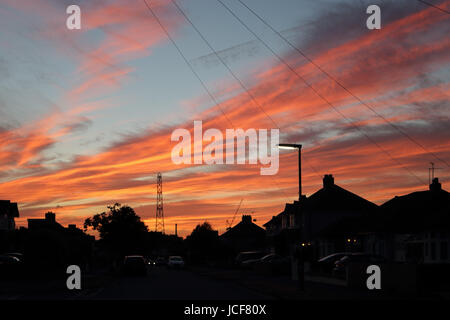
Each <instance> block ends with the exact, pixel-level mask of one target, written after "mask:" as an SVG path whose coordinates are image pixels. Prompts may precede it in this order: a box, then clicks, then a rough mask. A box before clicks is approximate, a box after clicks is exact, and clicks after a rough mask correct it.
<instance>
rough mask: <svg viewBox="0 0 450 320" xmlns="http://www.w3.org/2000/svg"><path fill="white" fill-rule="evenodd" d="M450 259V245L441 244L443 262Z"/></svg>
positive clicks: (444, 242)
mask: <svg viewBox="0 0 450 320" xmlns="http://www.w3.org/2000/svg"><path fill="white" fill-rule="evenodd" d="M447 259H448V245H447V242H446V241H442V242H441V260H447Z"/></svg>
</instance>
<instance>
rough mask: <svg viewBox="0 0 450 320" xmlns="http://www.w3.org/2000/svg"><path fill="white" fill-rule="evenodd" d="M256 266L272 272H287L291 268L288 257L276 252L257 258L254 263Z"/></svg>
mask: <svg viewBox="0 0 450 320" xmlns="http://www.w3.org/2000/svg"><path fill="white" fill-rule="evenodd" d="M255 266H256V267H259V266H261V267H262V268H266V270H269V271H270V272H271V273H272V274H289V273H290V270H291V259H290V257H282V256H280V255H278V254H274V253H270V254H268V255H265V256H264V257H262V258H261V259H259V260H258V261H257V262H256V263H255Z"/></svg>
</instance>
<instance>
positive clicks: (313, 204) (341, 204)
mask: <svg viewBox="0 0 450 320" xmlns="http://www.w3.org/2000/svg"><path fill="white" fill-rule="evenodd" d="M303 207H304V209H305V210H334V211H339V210H352V211H353V210H354V211H374V210H376V209H377V208H378V206H377V205H376V204H375V203H373V202H370V201H369V200H366V199H364V198H362V197H360V196H358V195H356V194H354V193H352V192H350V191H348V190H346V189H344V188H342V187H340V186H338V185H336V184H332V185H326V186H324V187H323V188H322V189H320V190H318V191H317V192H315V193H314V194H312V195H311V196H310V197H308V198H307V199H306V201H305V203H304V205H303Z"/></svg>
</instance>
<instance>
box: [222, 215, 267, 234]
mask: <svg viewBox="0 0 450 320" xmlns="http://www.w3.org/2000/svg"><path fill="white" fill-rule="evenodd" d="M255 233H265V230H264V229H263V228H261V227H260V226H258V225H256V224H255V223H253V222H252V216H250V215H243V216H242V221H241V222H239V223H238V224H237V225H235V226H234V227H233V228H231V229H229V230H228V231H226V232H225V233H223V234H222V235H221V237H222V238H231V237H241V236H243V237H245V236H247V235H250V234H255Z"/></svg>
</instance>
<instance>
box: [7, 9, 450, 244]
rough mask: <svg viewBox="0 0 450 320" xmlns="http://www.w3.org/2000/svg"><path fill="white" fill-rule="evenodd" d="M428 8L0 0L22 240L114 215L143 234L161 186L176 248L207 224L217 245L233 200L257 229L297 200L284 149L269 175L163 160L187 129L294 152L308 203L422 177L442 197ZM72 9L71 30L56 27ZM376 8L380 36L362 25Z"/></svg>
mask: <svg viewBox="0 0 450 320" xmlns="http://www.w3.org/2000/svg"><path fill="white" fill-rule="evenodd" d="M429 2H430V3H432V4H433V5H435V6H436V7H439V8H441V9H443V10H439V9H438V8H436V7H432V6H428V5H425V4H424V3H422V2H420V1H413V0H407V1H406V0H405V1H402V0H398V1H364V0H359V1H357V0H353V1H349V0H347V1H344V0H342V1H332V0H318V1H306V0H304V1H300V0H277V1H269V0H242V2H241V1H239V0H220V1H218V0H177V1H176V2H175V0H157V1H154V0H147V4H148V5H149V7H150V8H151V9H152V11H153V12H154V13H155V15H156V17H157V18H158V20H156V19H155V17H154V16H153V14H152V12H151V10H149V8H148V7H147V6H146V4H145V3H144V1H142V0H134V1H120V0H95V1H92V0H90V1H76V0H71V1H61V0H19V1H17V0H0V28H1V30H2V31H1V32H0V53H1V54H0V75H1V77H0V198H1V199H8V200H11V201H13V202H18V204H19V210H20V218H18V219H17V220H16V223H17V224H18V225H19V226H26V225H27V219H28V218H36V217H43V215H44V214H45V212H47V211H54V212H55V213H56V215H57V216H56V217H57V220H58V221H59V222H60V223H62V224H63V225H67V224H69V223H75V224H77V225H78V226H82V224H83V221H84V219H86V218H87V217H90V216H92V215H94V214H96V213H100V212H102V211H105V210H106V206H107V205H110V204H113V203H115V202H119V203H121V204H126V205H130V206H131V207H133V208H134V209H135V211H136V213H137V214H138V215H139V216H140V217H141V218H142V219H143V220H144V222H145V223H146V224H147V225H148V227H149V229H150V230H153V229H154V227H155V221H154V217H155V211H156V175H157V173H158V172H162V175H163V198H164V215H165V230H166V233H169V234H170V233H174V225H175V224H178V234H179V235H181V236H186V235H188V234H189V233H190V232H191V231H192V229H193V228H194V227H195V226H196V225H197V224H199V223H202V222H204V221H208V222H210V223H211V224H212V226H213V227H214V228H215V229H217V230H219V232H220V233H222V232H224V231H225V229H226V227H227V220H228V221H231V220H232V219H233V215H234V213H235V211H236V208H237V206H238V204H239V202H240V200H241V199H243V201H242V205H241V209H240V211H239V216H240V215H241V214H252V216H253V218H254V219H256V223H257V224H259V225H262V224H264V223H265V222H267V221H268V220H269V219H270V218H271V217H272V216H274V215H276V214H278V213H279V212H281V211H282V210H283V209H284V206H285V203H287V202H292V201H294V200H296V199H297V198H298V187H297V179H298V178H297V177H298V175H297V154H296V153H295V152H292V151H280V160H279V171H278V173H277V174H276V175H273V176H263V175H260V166H259V165H254V164H246V165H238V164H235V165H231V164H227V165H220V164H211V165H207V164H180V165H177V164H175V163H173V161H172V160H171V151H172V149H173V148H174V146H175V145H176V142H173V141H171V134H172V132H173V131H174V130H176V129H179V128H183V129H187V130H189V131H191V132H193V122H194V120H201V121H202V122H203V130H206V129H208V128H215V129H218V130H220V131H221V132H224V133H225V131H226V129H233V128H243V129H244V130H246V129H249V128H255V129H257V130H258V129H274V128H277V129H279V131H280V142H286V143H301V144H302V145H303V149H302V161H303V164H302V181H303V193H304V194H306V195H311V194H312V193H314V192H315V191H317V190H318V189H320V188H321V186H322V177H323V175H324V174H333V176H334V177H335V183H336V184H338V185H340V186H342V187H344V188H346V189H348V190H350V191H352V192H354V193H357V194H358V195H360V196H363V197H365V198H366V199H368V200H370V201H373V202H375V203H377V204H381V203H383V202H384V201H386V200H389V199H390V198H392V197H394V196H396V195H402V194H406V193H409V192H413V191H418V190H425V189H427V188H428V178H429V170H428V168H429V167H430V165H431V164H430V162H433V163H434V164H435V167H436V168H438V169H436V171H435V175H436V176H438V177H439V179H440V181H441V182H442V184H443V187H444V188H447V190H448V184H449V181H450V179H449V163H450V130H449V129H450V121H449V118H450V111H449V102H448V101H449V99H448V97H449V93H450V73H449V71H450V54H449V52H450V51H449V49H450V38H449V37H448V34H449V33H450V16H449V14H448V13H446V12H444V11H445V10H446V11H449V10H450V1H437V0H434V1H431V0H430V1H429ZM72 4H76V5H78V6H79V7H80V9H81V29H80V30H69V29H67V27H66V19H67V18H68V16H69V15H68V14H67V13H66V8H67V7H68V6H69V5H72ZM244 4H245V5H244ZM371 4H376V5H378V6H379V7H380V9H381V29H379V30H377V29H375V30H369V29H368V28H367V27H366V20H367V18H368V17H369V15H368V14H367V13H366V8H367V7H368V6H369V5H371ZM248 8H250V9H251V10H252V11H253V12H254V13H256V14H257V16H256V15H255V14H254V13H252V11H250V10H249V9H248ZM258 17H260V18H262V20H260V19H259V18H258ZM188 19H189V20H188ZM263 21H264V22H265V23H267V24H265V23H264V22H263ZM161 25H162V26H163V27H164V29H162V28H161ZM269 26H270V27H269ZM274 30H275V31H276V32H274ZM197 31H198V32H197ZM166 32H168V33H169V35H170V38H169V37H168V36H167V34H166ZM172 40H173V42H174V43H175V45H174V43H173V42H172ZM286 40H287V41H286ZM180 52H181V54H180ZM185 59H186V60H185ZM186 61H187V62H188V63H186ZM191 68H192V69H191ZM199 79H200V81H199ZM205 87H206V89H205ZM239 216H238V217H237V218H236V220H235V221H234V223H236V222H238V221H239V219H240V217H239Z"/></svg>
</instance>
